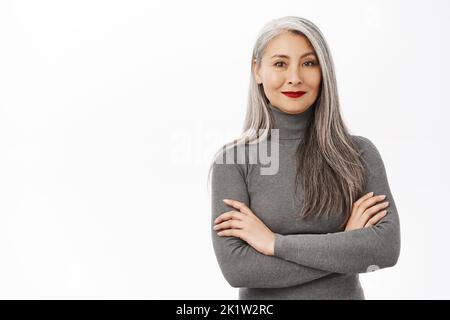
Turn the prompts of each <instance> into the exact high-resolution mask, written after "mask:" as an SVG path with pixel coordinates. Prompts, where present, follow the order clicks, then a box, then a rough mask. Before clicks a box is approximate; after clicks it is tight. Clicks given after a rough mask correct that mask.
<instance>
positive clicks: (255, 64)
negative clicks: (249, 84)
mask: <svg viewBox="0 0 450 320" xmlns="http://www.w3.org/2000/svg"><path fill="white" fill-rule="evenodd" d="M253 74H254V76H255V80H256V83H258V84H261V83H262V81H261V77H260V76H259V68H258V64H257V63H256V59H253Z"/></svg>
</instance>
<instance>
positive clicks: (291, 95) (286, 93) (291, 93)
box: [282, 91, 306, 98]
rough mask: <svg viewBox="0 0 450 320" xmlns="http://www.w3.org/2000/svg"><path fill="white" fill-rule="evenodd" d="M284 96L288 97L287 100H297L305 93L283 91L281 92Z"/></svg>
mask: <svg viewBox="0 0 450 320" xmlns="http://www.w3.org/2000/svg"><path fill="white" fill-rule="evenodd" d="M282 93H283V94H284V95H285V96H288V97H289V98H298V97H301V96H302V95H304V94H305V93H306V92H305V91H283V92H282Z"/></svg>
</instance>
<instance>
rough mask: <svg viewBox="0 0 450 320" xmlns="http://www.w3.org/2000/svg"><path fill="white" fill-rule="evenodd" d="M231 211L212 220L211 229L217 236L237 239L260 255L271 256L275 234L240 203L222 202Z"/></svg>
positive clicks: (226, 200)
mask: <svg viewBox="0 0 450 320" xmlns="http://www.w3.org/2000/svg"><path fill="white" fill-rule="evenodd" d="M223 201H224V202H225V203H226V204H228V205H229V206H231V207H234V208H236V209H238V210H239V211H236V210H232V211H228V212H225V213H222V214H221V215H220V216H218V217H217V219H216V220H214V227H213V229H214V230H216V231H218V233H217V235H219V236H228V237H230V236H231V237H237V238H240V239H242V240H244V241H245V242H247V243H248V244H249V245H251V246H252V247H253V248H255V249H256V250H257V251H259V252H261V253H262V254H265V255H269V256H273V253H274V246H275V234H274V233H273V232H272V231H271V230H270V229H269V228H268V227H267V226H266V225H265V224H264V223H263V222H262V221H261V220H260V219H259V218H258V217H257V216H256V215H255V214H254V213H253V212H252V210H250V208H249V207H247V206H246V205H245V203H242V202H240V201H236V200H229V199H224V200H223Z"/></svg>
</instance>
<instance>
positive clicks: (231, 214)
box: [214, 210, 243, 224]
mask: <svg viewBox="0 0 450 320" xmlns="http://www.w3.org/2000/svg"><path fill="white" fill-rule="evenodd" d="M242 218H243V216H242V213H241V212H239V211H235V210H232V211H227V212H225V213H222V214H221V215H220V216H218V217H217V218H216V219H215V220H214V224H217V223H220V222H222V221H226V220H230V219H238V220H242Z"/></svg>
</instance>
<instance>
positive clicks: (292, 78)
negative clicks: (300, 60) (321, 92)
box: [288, 67, 303, 85]
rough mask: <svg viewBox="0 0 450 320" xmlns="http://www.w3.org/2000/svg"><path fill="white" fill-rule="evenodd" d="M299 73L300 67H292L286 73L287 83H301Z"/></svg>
mask: <svg viewBox="0 0 450 320" xmlns="http://www.w3.org/2000/svg"><path fill="white" fill-rule="evenodd" d="M300 73H301V72H300V68H298V67H292V68H291V70H290V71H289V74H288V80H289V83H292V84H294V85H295V84H297V83H303V80H302V77H301V74H300Z"/></svg>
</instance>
